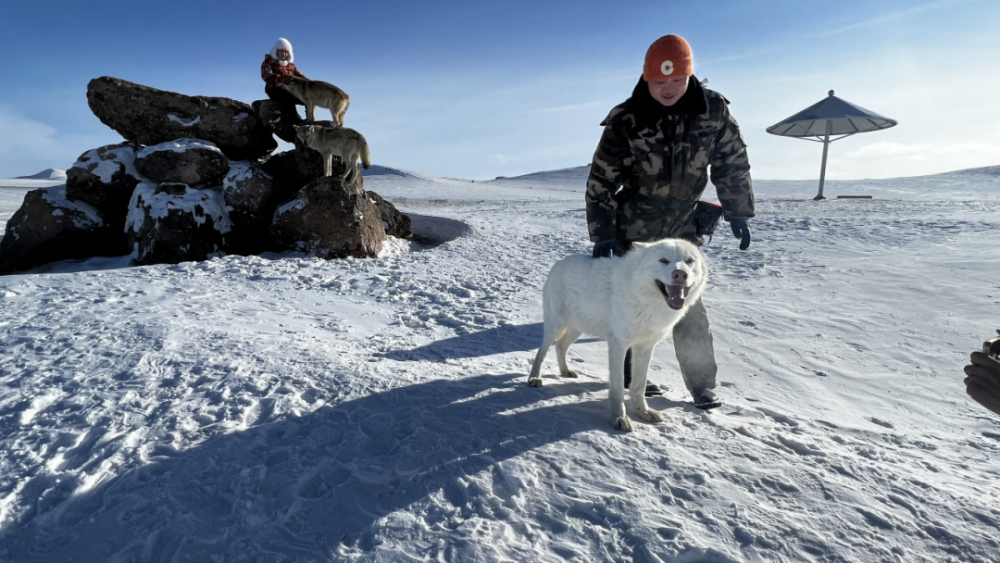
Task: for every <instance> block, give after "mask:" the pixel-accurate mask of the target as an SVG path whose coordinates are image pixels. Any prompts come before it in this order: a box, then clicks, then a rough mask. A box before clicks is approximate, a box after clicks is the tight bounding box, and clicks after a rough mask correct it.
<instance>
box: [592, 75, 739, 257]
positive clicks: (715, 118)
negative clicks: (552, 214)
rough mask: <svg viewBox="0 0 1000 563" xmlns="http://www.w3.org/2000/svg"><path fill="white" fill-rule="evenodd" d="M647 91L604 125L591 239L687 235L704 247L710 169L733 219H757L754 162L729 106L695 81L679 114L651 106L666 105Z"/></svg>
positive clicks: (642, 83) (615, 111)
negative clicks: (701, 205) (702, 210)
mask: <svg viewBox="0 0 1000 563" xmlns="http://www.w3.org/2000/svg"><path fill="white" fill-rule="evenodd" d="M646 88H647V86H646V83H645V81H642V80H640V81H639V84H638V85H637V86H636V90H635V91H634V92H633V96H632V97H631V98H629V99H628V100H627V101H626V102H625V103H623V104H621V105H619V106H617V107H615V108H614V109H612V110H611V113H610V114H609V115H608V117H607V118H606V119H605V120H604V122H603V123H602V125H604V135H603V136H602V137H601V142H600V144H599V145H598V146H597V151H596V152H595V153H594V161H593V164H592V165H591V168H590V177H589V178H588V179H587V195H586V200H587V223H588V228H589V230H590V240H591V241H593V242H597V241H601V240H618V241H619V243H620V244H621V243H625V244H627V243H629V242H633V241H650V240H657V239H660V238H665V237H680V238H687V239H689V240H692V241H693V242H696V243H697V244H701V243H702V241H701V238H700V237H699V236H698V234H697V232H696V228H695V226H694V220H693V213H694V209H695V205H696V204H697V202H698V199H699V198H700V197H701V194H702V192H704V191H705V186H706V185H707V183H708V180H709V167H711V180H712V184H714V185H715V189H716V191H717V193H718V196H719V201H720V203H721V204H722V208H723V213H724V214H725V217H726V218H727V219H728V218H729V217H733V216H737V217H739V216H742V217H753V216H754V198H753V186H752V184H751V182H750V162H749V161H748V159H747V151H746V143H745V142H744V141H743V136H742V135H741V134H740V128H739V125H738V124H737V123H736V120H735V119H733V117H732V115H730V113H729V108H728V107H727V105H728V104H729V101H728V100H726V98H724V97H723V96H722V95H721V94H719V93H717V92H714V91H712V90H708V89H706V88H702V86H701V85H700V84H699V83H698V80H697V79H696V78H694V77H691V82H690V85H689V86H688V92H687V93H686V94H685V96H684V97H683V98H682V99H681V100H679V101H678V103H677V105H678V106H679V105H681V103H682V102H684V107H683V108H675V109H674V111H672V112H671V111H666V110H663V109H662V108H663V106H658V105H657V106H653V107H650V106H651V105H652V104H658V102H656V101H655V100H653V98H652V97H651V96H650V95H649V91H648V90H647V89H646ZM643 95H644V98H645V99H643Z"/></svg>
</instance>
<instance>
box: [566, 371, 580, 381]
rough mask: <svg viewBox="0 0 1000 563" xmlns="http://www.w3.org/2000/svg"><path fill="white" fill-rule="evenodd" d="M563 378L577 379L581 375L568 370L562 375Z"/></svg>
mask: <svg viewBox="0 0 1000 563" xmlns="http://www.w3.org/2000/svg"><path fill="white" fill-rule="evenodd" d="M562 376H563V377H570V378H573V379H576V378H578V377H580V374H579V373H577V372H575V371H573V370H571V369H569V370H566V373H564V374H562Z"/></svg>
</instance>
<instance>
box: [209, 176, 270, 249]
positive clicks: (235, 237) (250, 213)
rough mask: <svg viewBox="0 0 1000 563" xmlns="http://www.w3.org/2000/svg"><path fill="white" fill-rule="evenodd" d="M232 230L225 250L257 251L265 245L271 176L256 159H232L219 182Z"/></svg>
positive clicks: (268, 220) (268, 221) (268, 217)
mask: <svg viewBox="0 0 1000 563" xmlns="http://www.w3.org/2000/svg"><path fill="white" fill-rule="evenodd" d="M222 195H223V197H224V198H225V200H226V208H227V210H228V211H229V219H230V221H231V222H232V224H233V232H232V234H231V236H229V237H227V239H226V242H227V247H226V250H227V251H228V252H232V253H235V254H259V253H260V252H262V251H263V250H265V248H266V243H267V230H268V227H269V226H270V225H271V219H272V218H273V217H274V208H275V206H276V202H275V201H274V178H272V177H271V176H270V175H269V174H268V173H267V172H264V169H263V168H261V167H260V165H258V164H257V163H255V162H248V161H233V162H230V163H229V174H227V175H226V178H225V180H223V182H222Z"/></svg>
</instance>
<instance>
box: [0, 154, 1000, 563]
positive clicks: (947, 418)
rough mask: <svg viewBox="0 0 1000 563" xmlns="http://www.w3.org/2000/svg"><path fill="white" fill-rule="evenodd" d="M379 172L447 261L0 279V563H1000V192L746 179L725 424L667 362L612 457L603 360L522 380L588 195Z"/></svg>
mask: <svg viewBox="0 0 1000 563" xmlns="http://www.w3.org/2000/svg"><path fill="white" fill-rule="evenodd" d="M378 171H379V172H380V173H379V174H376V175H370V176H368V177H367V178H366V188H368V189H371V190H374V191H377V192H379V193H380V194H382V195H383V196H385V197H386V198H387V199H389V200H391V201H395V202H396V203H397V204H398V205H400V207H401V208H402V209H403V210H405V211H407V212H409V213H412V214H414V215H413V216H414V228H415V230H416V231H417V232H418V233H420V234H423V235H425V236H427V237H430V238H435V239H438V240H442V241H444V242H443V243H442V244H440V245H439V246H436V247H434V248H427V247H424V246H419V245H416V244H410V243H407V242H404V241H396V240H393V241H390V244H389V245H387V248H386V250H385V251H384V252H383V255H382V256H381V257H380V258H378V259H375V260H355V259H348V260H342V261H330V262H326V261H322V260H317V259H314V258H310V257H307V256H303V255H298V254H282V255H267V256H262V257H236V256H231V257H224V258H219V259H214V260H211V261H207V262H200V263H185V264H180V265H176V266H150V267H141V268H128V267H125V266H126V265H127V263H126V262H125V260H124V259H121V258H110V259H109V258H104V259H94V260H90V261H84V262H68V263H60V264H56V265H50V266H47V267H44V268H41V269H39V270H38V271H36V272H34V273H30V274H26V275H17V276H7V277H0V561H16V562H30V561H46V562H49V561H70V560H73V561H268V562H275V561H352V562H353V561H365V562H394V563H398V562H410V561H481V562H487V561H547V562H548V561H552V562H555V561H683V562H693V561H705V562H731V561H761V562H763V561H788V562H799V561H817V562H819V561H822V562H852V563H853V562H868V561H893V562H917V561H919V562H933V563H939V562H947V561H956V562H957V561H962V562H981V563H982V562H987V561H997V560H998V558H1000V500H998V499H1000V417H996V416H994V415H992V414H991V413H989V412H988V411H986V410H985V409H983V408H981V407H980V406H978V405H977V404H975V403H973V402H972V401H971V400H969V399H968V398H967V397H966V396H965V394H964V386H963V384H962V379H963V374H962V366H963V365H964V364H965V363H966V360H967V359H968V354H969V352H971V351H972V350H974V349H978V348H979V347H980V346H981V343H982V340H984V339H985V338H987V337H988V336H990V335H992V334H993V331H994V329H995V328H996V327H997V326H1000V245H997V244H996V239H997V233H998V232H1000V177H998V176H997V175H996V174H995V173H993V172H991V171H990V170H984V171H979V172H966V173H954V174H950V175H943V176H934V177H925V178H909V179H897V180H882V181H871V182H863V181H859V182H830V183H828V185H827V190H826V192H827V195H828V196H836V195H838V194H841V195H864V194H867V195H874V196H875V199H873V200H870V201H868V200H839V201H837V200H829V201H825V202H819V203H817V202H813V201H811V199H810V198H811V197H812V195H814V193H815V189H816V188H815V183H814V182H767V181H759V182H757V184H756V191H757V195H758V217H757V218H756V219H754V220H753V221H752V223H751V225H752V227H753V228H754V240H753V244H752V245H751V246H750V249H749V250H747V251H745V252H740V251H739V250H737V241H736V240H735V239H733V238H732V237H731V236H729V235H728V234H727V233H726V232H725V231H724V230H723V231H722V232H720V234H719V235H718V236H716V238H715V240H713V241H712V242H711V243H710V244H708V245H707V246H706V247H705V248H704V250H705V252H706V254H707V256H708V258H709V260H710V266H711V268H712V276H713V277H712V281H711V282H710V285H709V288H708V290H707V291H706V297H705V302H706V304H707V307H708V309H709V315H710V318H711V319H712V321H713V323H714V332H715V343H716V351H717V356H718V360H719V364H720V377H719V379H720V388H719V394H720V395H721V397H722V398H723V399H724V400H725V401H726V404H725V406H723V407H722V408H719V409H717V410H715V411H712V412H708V413H705V412H701V411H698V410H696V409H694V408H692V407H691V406H690V405H689V403H688V400H689V398H688V397H687V395H686V391H685V390H684V386H683V383H682V382H681V379H680V376H679V374H678V371H677V364H676V360H675V359H674V357H673V351H672V344H671V343H670V342H669V341H668V342H664V343H663V344H662V345H661V346H660V347H659V348H658V350H657V352H656V354H655V357H654V360H653V364H654V365H653V367H652V371H651V379H652V380H653V381H654V382H656V383H659V384H661V385H663V386H666V387H667V388H668V391H667V394H666V396H665V397H662V398H654V399H651V401H650V403H651V406H653V408H658V409H660V410H662V411H663V412H664V413H665V415H666V421H665V422H664V423H662V424H659V425H649V424H641V423H639V424H638V429H637V430H636V432H634V433H631V434H625V433H621V432H618V431H615V430H613V429H612V428H611V426H610V423H609V421H608V417H607V407H606V397H607V392H606V389H605V387H606V383H605V377H606V374H607V366H606V346H605V344H604V343H603V342H598V341H595V340H593V339H586V338H585V339H584V340H583V341H581V342H579V343H578V344H577V345H576V346H574V347H573V348H571V350H570V357H571V361H572V362H574V363H575V365H576V369H578V370H579V371H580V372H581V373H582V374H583V375H582V376H581V378H580V379H578V380H560V379H558V378H557V377H554V374H555V373H556V371H557V370H556V366H555V360H554V357H553V354H552V353H550V355H549V357H548V360H547V362H546V365H545V369H544V370H543V373H544V374H545V375H546V385H545V387H543V388H541V389H534V388H531V387H528V386H527V385H526V380H527V371H528V368H529V365H530V361H531V358H532V355H533V353H534V348H535V347H536V346H537V345H538V342H539V340H540V338H541V324H540V322H541V311H540V305H541V287H542V284H543V282H544V278H545V274H546V272H547V271H548V268H549V267H550V266H551V264H552V263H553V262H555V261H556V260H557V259H559V258H561V257H562V256H565V255H567V254H571V253H589V251H590V248H591V245H590V243H589V242H588V240H587V236H586V224H585V214H584V203H583V194H582V191H583V178H584V176H585V173H586V170H585V169H584V168H577V169H570V170H564V171H555V172H548V173H540V174H535V175H530V176H526V177H521V178H511V179H502V180H498V181H494V182H465V181H459V180H444V179H438V178H433V177H428V176H423V175H420V174H410V173H405V172H400V171H392V170H391V169H380V170H378ZM9 192H10V190H6V191H4V190H0V222H2V221H5V220H7V219H8V218H9V216H10V213H12V212H13V210H14V209H15V208H16V207H17V205H18V203H11V202H12V201H13V200H14V199H16V198H15V197H14V196H13V195H11V193H9ZM20 193H21V195H22V196H23V193H24V190H22V191H21V192H20ZM723 229H725V225H723ZM595 298H597V299H599V298H601V296H595Z"/></svg>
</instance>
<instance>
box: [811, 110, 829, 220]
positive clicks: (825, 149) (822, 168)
mask: <svg viewBox="0 0 1000 563" xmlns="http://www.w3.org/2000/svg"><path fill="white" fill-rule="evenodd" d="M832 129H833V120H832V119H827V120H826V137H825V138H824V139H823V164H822V165H821V166H820V169H819V193H818V194H816V197H814V198H813V200H814V201H819V200H821V199H826V198H825V197H823V182H824V181H825V180H826V154H827V152H829V150H830V131H831V130H832Z"/></svg>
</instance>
